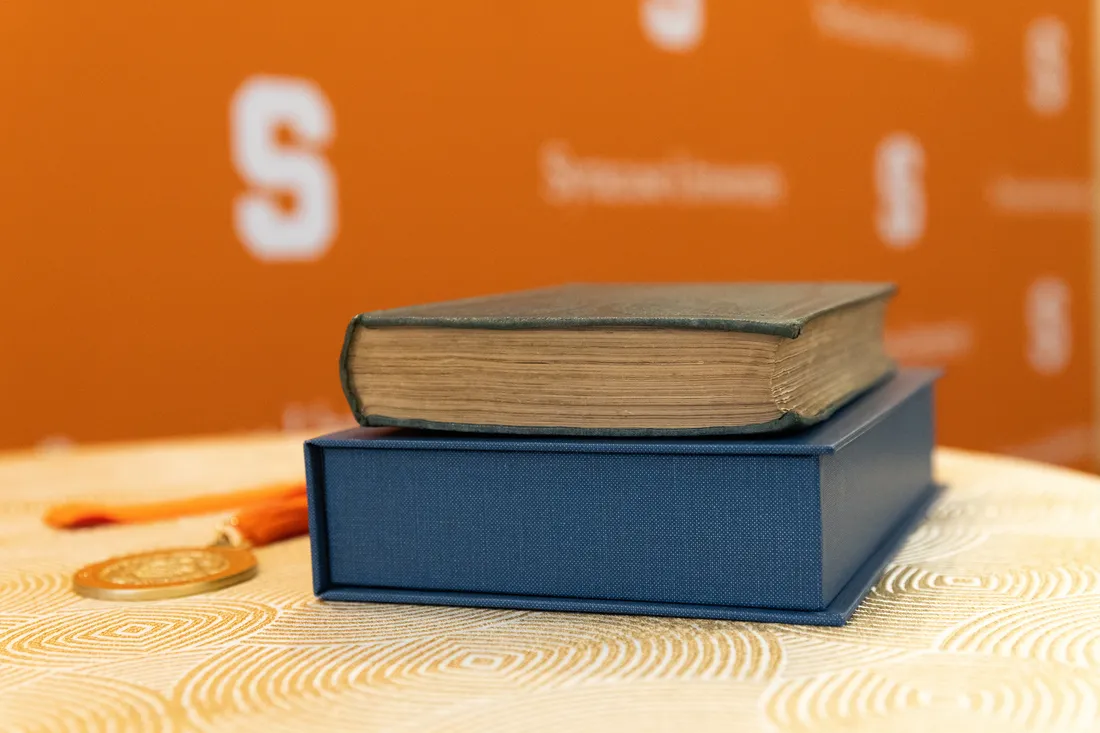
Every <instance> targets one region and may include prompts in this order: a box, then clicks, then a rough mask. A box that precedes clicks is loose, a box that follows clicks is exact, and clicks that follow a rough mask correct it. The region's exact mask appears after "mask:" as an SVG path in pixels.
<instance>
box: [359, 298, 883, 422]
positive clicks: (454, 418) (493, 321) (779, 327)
mask: <svg viewBox="0 0 1100 733" xmlns="http://www.w3.org/2000/svg"><path fill="white" fill-rule="evenodd" d="M893 293H894V287H893V286H892V285H887V284H867V283H781V284H767V283H736V284H675V285H567V286H561V287H555V288H548V289H543V290H532V291H525V292H519V293H510V294H504V295H495V296H489V297H482V298H470V299H467V300H458V301H451V302H446V303H437V304H429V305H420V306H412V307H408V308H397V309H393V310H385V311H376V312H373V313H363V314H360V315H358V316H356V317H355V318H354V319H353V320H352V322H351V324H350V325H349V327H348V331H347V336H346V338H345V341H344V349H343V353H342V355H341V378H342V381H343V385H344V392H345V394H346V395H347V398H348V402H349V404H350V405H351V408H352V410H353V411H354V413H355V416H356V418H357V419H358V421H359V422H360V424H362V425H366V426H402V427H419V428H429V429H443V430H463V431H478V432H504V433H550V434H554V433H557V434H574V435H587V434H593V435H664V434H670V435H675V434H686V435H692V434H722V433H751V432H767V431H774V430H782V429H785V428H789V427H793V426H799V425H807V424H811V423H814V422H817V421H819V420H822V419H824V418H826V417H828V416H829V415H830V414H831V413H832V412H833V411H834V410H836V409H837V408H838V407H839V406H841V405H843V404H844V403H845V402H847V401H849V400H850V399H852V398H853V397H854V396H855V395H857V394H859V393H860V392H863V391H865V390H866V389H868V388H869V387H871V386H873V385H874V384H876V383H877V382H879V381H881V380H882V379H884V378H885V377H887V376H888V375H889V374H890V373H892V371H893V369H894V365H893V363H892V362H891V361H890V359H889V357H888V356H887V355H886V353H885V350H884V345H883V337H882V330H883V319H884V315H885V310H886V304H887V301H888V300H889V298H890V296H892V294H893Z"/></svg>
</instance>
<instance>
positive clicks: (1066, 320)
mask: <svg viewBox="0 0 1100 733" xmlns="http://www.w3.org/2000/svg"><path fill="white" fill-rule="evenodd" d="M1069 306H1070V290H1069V285H1067V284H1066V281H1065V280H1063V279H1062V278H1060V277H1053V276H1048V277H1041V278H1039V279H1037V280H1035V281H1034V282H1032V283H1031V286H1030V287H1028V289H1027V295H1026V297H1025V303H1024V318H1025V320H1026V323H1027V336H1028V339H1027V360H1028V363H1029V364H1031V368H1032V369H1034V370H1035V371H1036V372H1037V373H1039V374H1043V375H1046V376H1051V375H1054V374H1059V373H1061V372H1063V371H1065V368H1066V367H1067V366H1068V365H1069V359H1070V355H1071V353H1072V348H1073V334H1072V330H1071V328H1070V313H1069Z"/></svg>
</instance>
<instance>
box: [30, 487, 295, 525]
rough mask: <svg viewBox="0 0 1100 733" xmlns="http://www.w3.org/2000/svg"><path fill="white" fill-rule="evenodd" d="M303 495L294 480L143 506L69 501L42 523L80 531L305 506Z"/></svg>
mask: <svg viewBox="0 0 1100 733" xmlns="http://www.w3.org/2000/svg"><path fill="white" fill-rule="evenodd" d="M305 495H306V486H305V484H304V483H302V482H301V481H296V482H287V483H280V484H272V485H268V486H261V487H259V488H255V489H245V490H243V491H232V492H229V493H226V494H206V495H203V496H194V497H190V498H186V499H173V500H169V501H161V502H152V503H145V504H115V505H111V504H95V503H83V502H71V503H68V504H59V505H57V506H54V507H51V508H50V509H49V510H47V512H46V514H45V516H44V517H43V521H44V522H45V523H46V524H47V525H49V526H50V527H54V528H55V529H81V528H84V527H99V526H102V525H105V524H137V523H141V522H157V521H161V520H165V519H176V518H177V517H185V516H194V515H199V514H214V513H216V512H223V511H231V510H233V509H237V508H238V507H242V506H248V505H250V504H260V503H263V502H269V501H281V500H293V499H298V498H300V499H301V505H302V507H304V505H305ZM299 511H301V510H299Z"/></svg>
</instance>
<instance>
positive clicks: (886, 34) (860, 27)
mask: <svg viewBox="0 0 1100 733" xmlns="http://www.w3.org/2000/svg"><path fill="white" fill-rule="evenodd" d="M812 12H813V18H814V22H815V23H816V24H817V28H818V31H820V32H821V34H822V35H824V36H828V37H830V38H835V39H838V40H842V41H846V42H848V43H851V44H854V45H858V46H868V47H872V48H882V49H890V50H895V51H898V52H901V53H907V54H912V55H914V56H924V57H927V58H932V59H937V60H939V61H945V62H949V63H959V62H961V61H963V60H964V59H965V58H966V57H967V56H969V55H970V45H971V44H970V35H969V34H968V33H967V31H966V30H965V29H963V28H960V27H959V26H956V25H952V24H950V23H945V22H943V21H937V20H932V19H930V18H925V17H923V16H920V15H917V14H915V13H911V12H908V11H904V10H891V9H886V8H870V7H866V6H863V5H860V4H858V3H854V2H842V0H818V1H817V2H816V3H814V6H813V11H812Z"/></svg>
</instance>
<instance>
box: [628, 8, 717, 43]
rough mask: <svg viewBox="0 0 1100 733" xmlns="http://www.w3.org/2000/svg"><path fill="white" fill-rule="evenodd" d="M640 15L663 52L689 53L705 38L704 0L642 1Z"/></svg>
mask: <svg viewBox="0 0 1100 733" xmlns="http://www.w3.org/2000/svg"><path fill="white" fill-rule="evenodd" d="M639 15H640V17H641V22H642V30H643V31H645V34H646V37H647V38H648V39H649V41H650V43H652V44H653V45H654V46H656V47H657V48H659V49H661V50H662V51H669V52H671V53H686V52H687V51H690V50H692V49H693V48H695V47H696V46H698V45H699V41H701V40H702V38H703V29H704V26H705V25H706V6H705V2H704V0H641V5H640V7H639Z"/></svg>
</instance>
